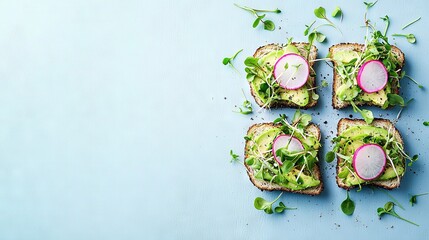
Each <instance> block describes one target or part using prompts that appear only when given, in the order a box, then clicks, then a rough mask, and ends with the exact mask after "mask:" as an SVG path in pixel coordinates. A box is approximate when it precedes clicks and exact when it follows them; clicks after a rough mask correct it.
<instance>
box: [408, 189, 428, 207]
mask: <svg viewBox="0 0 429 240" xmlns="http://www.w3.org/2000/svg"><path fill="white" fill-rule="evenodd" d="M428 194H429V192H427V193H420V194H415V195H411V197H410V204H411V206H414V204H416V203H417V197H420V196H424V195H428Z"/></svg>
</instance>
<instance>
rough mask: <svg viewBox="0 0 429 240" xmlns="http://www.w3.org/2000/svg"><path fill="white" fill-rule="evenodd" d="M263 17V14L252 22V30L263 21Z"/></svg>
mask: <svg viewBox="0 0 429 240" xmlns="http://www.w3.org/2000/svg"><path fill="white" fill-rule="evenodd" d="M264 17H265V14H263V15H261V16H258V17H257V18H256V19H255V21H254V22H253V25H252V26H253V28H256V27H257V26H258V25H259V23H260V22H261V20H262V19H263V18H264Z"/></svg>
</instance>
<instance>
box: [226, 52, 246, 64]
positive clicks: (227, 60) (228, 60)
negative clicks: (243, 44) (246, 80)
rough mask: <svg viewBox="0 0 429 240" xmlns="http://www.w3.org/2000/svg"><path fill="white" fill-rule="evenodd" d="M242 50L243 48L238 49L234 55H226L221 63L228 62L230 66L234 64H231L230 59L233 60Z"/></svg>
mask: <svg viewBox="0 0 429 240" xmlns="http://www.w3.org/2000/svg"><path fill="white" fill-rule="evenodd" d="M241 51H243V49H240V50H238V51H237V52H236V53H234V55H232V56H231V57H226V58H224V59H223V60H222V63H223V65H228V64H230V65H231V66H234V65H233V64H232V61H234V59H235V58H236V57H237V55H238V54H239V53H240V52H241Z"/></svg>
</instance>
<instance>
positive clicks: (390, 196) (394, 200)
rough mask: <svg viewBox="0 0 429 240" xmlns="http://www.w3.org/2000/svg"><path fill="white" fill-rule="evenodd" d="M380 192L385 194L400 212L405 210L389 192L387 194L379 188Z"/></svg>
mask: <svg viewBox="0 0 429 240" xmlns="http://www.w3.org/2000/svg"><path fill="white" fill-rule="evenodd" d="M380 190H381V191H382V192H383V193H384V194H386V195H387V196H388V197H389V198H390V199H392V201H393V202H394V203H395V204H396V206H398V207H400V208H401V209H402V210H405V208H404V206H402V204H401V203H399V201H398V200H396V198H394V197H393V196H392V195H391V194H390V193H389V192H387V191H386V190H384V189H382V188H380Z"/></svg>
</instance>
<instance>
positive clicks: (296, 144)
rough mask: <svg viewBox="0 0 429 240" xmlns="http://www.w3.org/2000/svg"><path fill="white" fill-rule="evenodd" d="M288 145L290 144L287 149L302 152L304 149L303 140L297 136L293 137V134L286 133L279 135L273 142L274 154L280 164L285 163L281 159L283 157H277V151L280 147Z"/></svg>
mask: <svg viewBox="0 0 429 240" xmlns="http://www.w3.org/2000/svg"><path fill="white" fill-rule="evenodd" d="M288 144H289V145H288ZM286 146H288V147H287V150H288V151H289V152H300V151H302V150H304V147H303V146H302V144H301V142H300V141H299V140H298V139H297V138H295V137H292V136H291V135H286V134H283V135H279V136H277V137H276V139H274V142H273V155H274V159H275V160H276V161H277V162H278V163H279V164H280V165H283V163H282V161H281V158H280V157H277V155H276V152H277V150H279V149H280V148H284V147H286Z"/></svg>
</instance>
